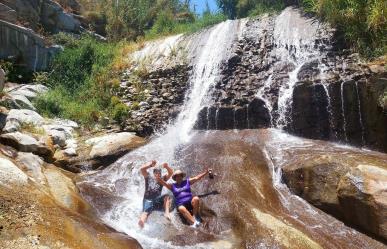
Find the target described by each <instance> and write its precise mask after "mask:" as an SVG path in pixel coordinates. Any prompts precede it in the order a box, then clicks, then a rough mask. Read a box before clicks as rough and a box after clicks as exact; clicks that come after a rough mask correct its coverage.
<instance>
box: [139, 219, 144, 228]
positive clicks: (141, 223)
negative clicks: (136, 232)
mask: <svg viewBox="0 0 387 249" xmlns="http://www.w3.org/2000/svg"><path fill="white" fill-rule="evenodd" d="M138 225H139V226H140V228H141V229H142V228H144V222H143V221H142V220H139V221H138Z"/></svg>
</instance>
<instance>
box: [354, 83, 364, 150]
mask: <svg viewBox="0 0 387 249" xmlns="http://www.w3.org/2000/svg"><path fill="white" fill-rule="evenodd" d="M356 97H357V103H358V106H357V107H358V109H359V123H360V127H361V145H362V146H363V145H364V144H365V139H364V133H365V132H364V130H365V129H364V124H363V117H362V114H361V104H360V95H359V85H358V82H356Z"/></svg>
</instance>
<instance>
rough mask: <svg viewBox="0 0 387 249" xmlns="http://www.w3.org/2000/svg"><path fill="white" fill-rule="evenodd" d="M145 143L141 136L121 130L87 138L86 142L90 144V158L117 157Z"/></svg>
mask: <svg viewBox="0 0 387 249" xmlns="http://www.w3.org/2000/svg"><path fill="white" fill-rule="evenodd" d="M144 143H145V140H144V139H143V138H141V137H138V136H136V135H134V133H131V132H121V133H113V134H108V135H104V136H101V137H95V138H91V139H88V140H87V141H86V144H88V145H89V146H91V151H90V153H89V155H90V157H91V158H105V157H106V158H107V157H115V158H118V157H120V156H121V155H123V154H125V153H127V152H128V151H130V150H132V149H134V148H137V147H140V146H141V145H143V144H144Z"/></svg>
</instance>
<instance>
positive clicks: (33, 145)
mask: <svg viewBox="0 0 387 249" xmlns="http://www.w3.org/2000/svg"><path fill="white" fill-rule="evenodd" d="M0 142H1V143H2V144H4V145H9V146H11V147H14V148H15V149H17V150H19V151H22V152H32V153H34V154H36V155H40V156H43V157H44V158H46V159H47V160H51V158H52V156H53V150H52V149H51V148H50V147H49V146H48V145H47V144H45V143H42V142H41V141H38V140H36V139H35V138H34V137H32V136H29V135H26V134H23V133H20V132H12V133H7V134H2V135H1V136H0Z"/></svg>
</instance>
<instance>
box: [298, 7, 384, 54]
mask: <svg viewBox="0 0 387 249" xmlns="http://www.w3.org/2000/svg"><path fill="white" fill-rule="evenodd" d="M302 3H303V7H304V9H305V10H306V11H308V12H313V13H316V14H317V15H318V16H320V17H321V18H323V19H324V20H326V21H328V22H330V23H331V24H333V25H334V26H335V27H337V28H338V29H339V30H340V31H342V32H343V33H344V35H345V38H346V40H347V42H348V43H349V44H350V45H351V46H352V47H354V48H355V49H357V50H358V51H359V52H361V53H362V54H363V55H364V56H366V57H373V56H379V55H383V54H386V53H387V36H386V34H387V18H386V13H387V3H386V1H385V0H345V1H338V0H303V1H302Z"/></svg>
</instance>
